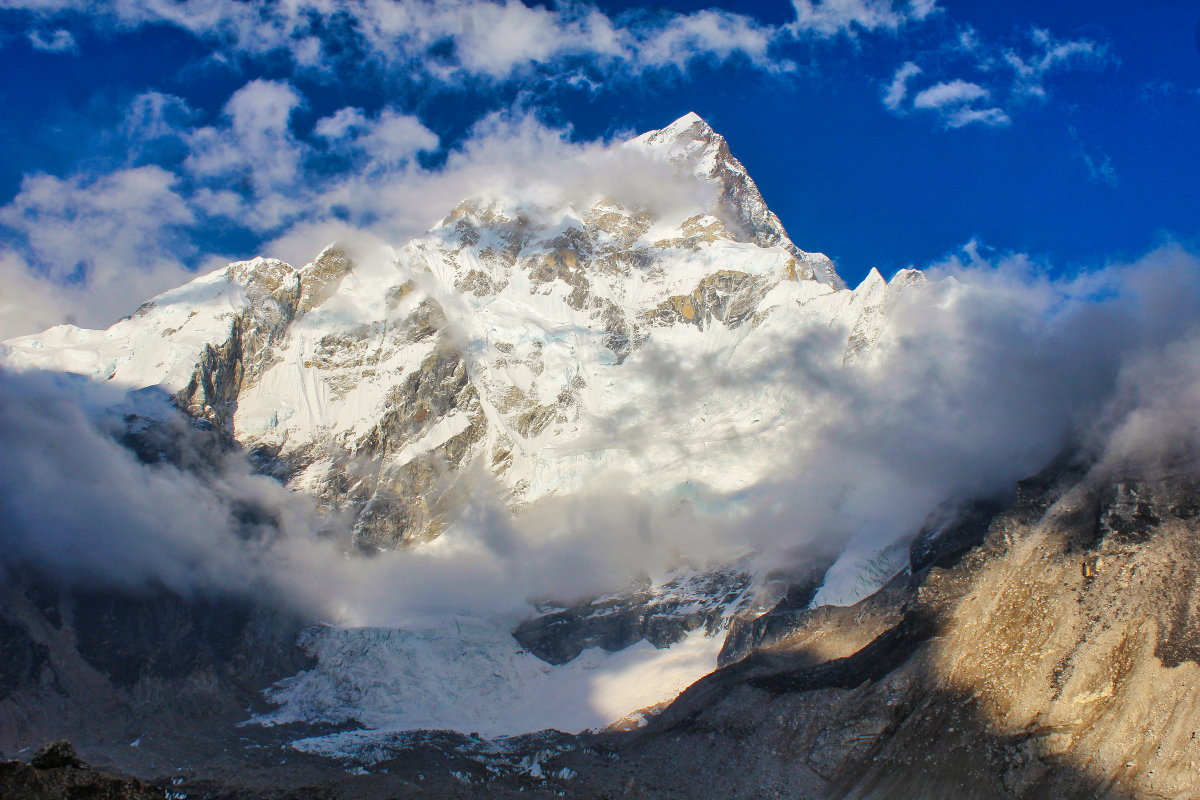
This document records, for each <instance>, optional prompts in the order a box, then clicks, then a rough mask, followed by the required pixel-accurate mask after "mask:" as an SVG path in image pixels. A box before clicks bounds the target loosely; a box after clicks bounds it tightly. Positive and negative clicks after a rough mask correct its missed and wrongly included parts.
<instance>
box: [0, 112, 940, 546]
mask: <svg viewBox="0 0 1200 800" xmlns="http://www.w3.org/2000/svg"><path fill="white" fill-rule="evenodd" d="M626 146H627V148H628V149H629V150H631V151H634V152H635V153H638V154H641V155H642V156H644V158H645V159H646V160H647V161H651V160H656V161H665V162H667V163H669V164H672V165H674V166H675V167H676V168H677V170H678V172H680V173H681V174H683V175H687V176H695V178H696V180H697V182H698V186H699V188H700V189H703V190H704V191H705V193H706V194H707V198H706V199H707V200H708V201H709V202H708V203H707V204H706V205H699V204H697V205H693V206H690V207H682V208H681V207H678V206H676V207H672V208H670V209H667V210H666V211H665V212H663V211H658V212H656V211H655V210H652V209H650V208H643V207H627V206H623V205H621V204H620V203H618V202H616V201H614V200H612V199H609V198H605V197H596V198H592V199H590V200H589V201H588V204H587V205H582V204H578V203H572V204H557V205H550V206H548V207H538V206H534V205H532V204H528V203H520V202H518V201H517V200H514V199H511V198H503V197H489V196H481V197H477V198H473V199H470V200H466V201H464V202H462V203H460V204H459V205H458V206H457V207H456V208H454V209H453V210H452V211H451V212H450V214H449V215H448V216H446V218H445V219H443V220H442V222H441V223H440V224H439V225H438V226H436V227H435V228H433V229H432V230H431V231H429V233H428V235H427V236H425V237H423V238H421V239H417V240H414V241H411V242H408V243H407V244H405V245H403V246H402V247H400V248H398V249H397V250H395V251H394V252H392V253H388V254H387V256H386V258H384V259H382V261H383V262H384V263H382V264H380V263H372V264H370V265H362V264H358V263H356V262H355V261H354V260H353V259H352V257H351V255H350V253H349V252H348V251H347V250H346V249H343V248H339V247H338V246H331V247H329V248H327V249H326V250H325V251H324V252H322V253H321V254H320V255H319V256H318V257H317V258H316V259H315V260H314V261H313V262H312V263H311V264H308V265H307V266H305V267H303V268H302V269H299V270H297V269H293V268H292V267H291V266H289V265H287V264H284V263H282V262H280V261H276V260H272V259H262V258H260V259H255V260H253V261H248V262H239V263H235V264H231V265H230V266H229V267H227V268H226V269H224V270H221V271H219V272H215V273H212V274H209V275H206V276H204V277H201V278H198V279H196V280H195V281H193V282H192V283H190V284H187V285H186V286H183V287H180V288H179V289H175V290H173V291H170V292H167V293H165V294H163V295H160V296H158V297H156V298H154V299H152V300H151V301H149V302H148V303H145V304H144V305H142V306H141V307H140V308H139V309H138V310H137V312H135V313H134V314H133V315H132V316H131V317H129V318H127V319H123V320H121V321H120V322H118V323H116V324H115V325H113V326H112V327H111V328H109V329H108V330H105V331H85V330H81V329H78V328H75V327H73V326H59V327H56V328H52V329H51V330H49V331H46V332H45V333H43V334H38V335H35V336H27V337H23V338H20V339H16V340H13V341H10V342H8V343H6V355H5V363H6V364H8V365H9V366H10V367H15V368H34V367H36V368H40V369H53V370H61V371H66V372H76V373H81V374H86V375H89V376H91V377H93V378H95V379H97V380H103V381H109V382H111V383H113V384H118V385H124V386H128V387H130V388H133V389H139V388H142V387H148V386H157V387H162V388H163V389H165V390H166V391H167V392H168V393H169V394H171V395H172V396H173V397H174V399H175V402H176V404H177V405H178V406H179V407H180V408H181V409H183V410H185V411H186V413H188V414H189V415H190V416H192V417H193V418H195V419H203V420H207V421H208V422H209V423H211V424H212V425H213V426H214V427H215V428H216V429H218V430H220V431H223V432H224V433H225V434H226V435H228V436H229V437H230V438H232V439H235V440H237V441H238V442H239V443H240V444H241V445H242V446H243V447H244V448H246V449H247V450H249V451H250V452H251V453H253V454H254V455H255V457H256V458H258V459H260V460H261V461H262V462H263V464H264V467H263V468H264V470H266V471H268V472H270V473H271V474H274V475H276V476H278V477H279V478H280V479H281V480H283V481H284V482H285V483H286V484H287V485H288V486H289V487H292V488H295V489H297V490H300V491H305V492H308V493H310V494H312V495H314V496H315V497H317V498H319V499H320V500H321V502H322V504H323V505H324V506H325V507H327V508H330V509H338V510H345V511H349V512H350V513H352V514H353V515H354V518H355V531H356V535H357V539H358V541H359V543H360V545H362V546H363V547H378V548H395V547H401V546H406V545H411V544H415V543H419V542H423V541H429V540H431V539H433V538H434V537H436V536H437V535H438V534H439V533H440V532H441V531H442V530H444V528H445V527H446V525H447V524H449V523H450V522H451V521H452V520H453V519H454V517H455V514H456V510H457V509H458V508H459V507H460V506H461V500H462V498H463V496H464V495H465V494H466V493H467V492H469V491H470V488H471V486H470V484H471V478H470V475H471V474H472V473H474V472H479V473H486V474H488V475H489V476H490V477H491V478H492V479H494V480H495V481H496V482H497V483H498V485H499V486H500V487H501V488H502V492H503V494H504V502H505V503H506V504H507V505H509V506H510V507H512V508H520V507H523V506H525V505H528V504H531V503H536V502H537V501H538V500H539V499H541V498H544V497H546V496H549V495H552V494H561V493H563V492H565V491H569V490H570V488H571V487H574V486H578V485H580V484H581V483H582V482H584V481H585V480H587V479H588V478H589V477H590V476H594V475H596V474H598V473H600V472H602V471H603V470H604V469H605V468H608V469H620V470H625V471H627V472H629V473H631V474H633V475H637V476H642V477H643V478H644V479H643V480H642V481H641V484H643V485H645V486H648V487H650V488H651V489H652V490H653V491H665V490H668V489H669V488H671V487H672V486H682V485H684V484H689V485H697V484H704V485H707V486H709V487H712V488H714V489H715V490H717V491H729V490H731V489H735V488H740V487H742V486H745V485H749V484H752V483H754V482H755V480H756V479H757V478H759V477H760V476H761V475H762V474H763V473H764V470H767V469H770V466H771V465H772V464H774V463H778V461H779V458H780V453H779V452H772V449H771V448H770V444H771V443H772V442H776V443H779V442H782V441H785V440H786V430H785V431H784V434H785V435H784V436H781V437H770V436H764V435H762V434H763V433H764V432H766V431H768V430H773V429H786V428H787V426H788V424H789V421H788V420H789V416H791V415H789V414H787V413H786V412H785V410H784V409H785V408H786V406H787V404H788V399H787V398H786V397H763V396H761V394H762V393H761V392H758V389H759V388H760V387H749V390H748V391H745V392H742V393H741V394H740V395H737V396H721V395H720V394H719V393H714V392H708V391H704V389H705V388H707V387H701V392H700V394H699V396H698V397H696V398H695V399H693V400H692V402H691V405H690V406H688V407H686V408H677V409H675V412H676V413H675V414H673V415H672V416H673V417H674V419H672V420H665V421H664V420H658V419H654V418H653V417H652V415H651V413H649V412H647V411H646V410H645V409H656V408H657V407H658V406H660V405H661V403H659V402H656V400H657V398H656V397H654V394H655V393H656V392H658V391H659V390H660V388H661V387H659V386H655V385H653V384H652V383H650V382H648V381H647V380H646V379H645V376H644V375H643V374H642V373H643V372H644V371H645V370H647V369H652V368H653V366H654V363H653V362H652V363H649V364H647V359H646V358H645V357H644V356H645V354H646V351H647V350H648V349H652V350H653V355H654V358H655V360H656V361H657V362H661V361H673V362H677V363H678V364H679V365H680V366H682V367H683V368H685V369H686V368H699V367H700V366H702V363H703V362H705V361H707V362H715V363H718V364H726V363H730V362H737V363H753V362H755V361H756V360H759V359H763V358H766V357H769V356H770V354H771V353H773V352H774V351H775V350H776V349H777V348H778V346H779V345H778V343H777V341H776V340H778V339H779V338H784V339H789V338H793V337H795V336H796V335H797V333H798V332H799V330H800V328H801V326H825V327H828V326H834V327H840V328H843V329H845V331H846V336H847V356H848V357H851V356H852V355H853V354H854V353H857V352H860V351H862V350H864V349H866V348H869V347H870V345H871V343H872V341H873V339H874V337H875V336H877V335H878V333H879V326H880V324H881V316H880V315H881V312H882V308H883V306H884V304H885V301H886V298H887V292H886V291H884V284H883V282H882V280H881V279H880V278H879V276H878V273H872V275H871V277H870V278H868V280H867V282H866V283H864V285H863V286H862V287H860V288H859V289H858V290H856V291H853V292H851V291H847V290H845V289H843V288H842V285H843V284H842V281H841V279H840V278H839V277H838V275H837V273H836V271H835V270H834V267H833V264H832V262H830V261H829V259H828V258H826V257H824V256H822V255H820V254H812V253H806V252H804V251H802V250H800V249H799V248H797V247H796V246H795V245H794V244H793V243H792V242H791V241H790V240H789V239H788V238H787V234H786V232H785V231H784V229H783V226H782V225H781V224H780V223H779V220H778V218H776V216H775V215H774V214H773V213H771V212H770V211H769V210H768V209H767V207H766V204H765V203H764V201H763V199H762V196H761V194H760V193H759V192H758V189H757V188H756V186H755V185H754V182H753V180H751V179H750V177H749V175H747V173H746V170H745V168H744V167H743V166H742V165H741V163H740V162H738V161H737V159H735V158H734V157H733V156H732V155H731V154H730V153H729V148H728V146H727V144H726V143H725V140H724V139H723V138H722V137H721V136H719V135H718V134H716V133H715V132H714V131H713V130H712V129H711V128H710V127H709V126H708V125H707V124H705V123H704V122H703V121H702V120H700V119H699V117H697V116H695V115H694V114H691V115H688V116H686V117H683V118H682V119H680V120H678V121H676V122H675V123H673V124H672V125H670V126H668V127H667V128H665V129H663V130H661V131H652V132H650V133H647V134H645V135H643V136H640V137H638V138H636V139H634V140H632V141H631V142H628V143H627V145H626ZM372 255H373V256H375V258H374V261H375V262H379V261H380V260H381V259H380V258H379V257H378V255H377V254H372ZM914 278H919V275H917V274H916V273H912V272H904V273H901V275H900V276H898V277H897V278H896V279H894V280H893V284H896V283H904V282H905V281H911V280H913V279H914ZM631 413H632V414H633V416H631ZM616 418H620V419H621V425H622V426H623V427H624V428H626V429H632V428H638V427H649V429H650V431H651V432H650V439H649V441H645V442H641V443H639V450H640V452H638V453H636V454H634V453H632V452H631V448H630V447H629V443H628V442H626V441H620V440H617V441H606V437H607V438H608V439H614V438H618V437H613V436H612V435H611V427H612V425H611V423H612V421H613V420H614V419H616ZM734 439H736V440H738V441H740V442H743V443H745V444H747V445H748V447H749V448H751V449H752V450H755V451H757V452H753V453H747V452H745V450H744V449H737V452H736V453H734V452H732V450H733V448H730V447H729V446H728V442H729V441H731V440H734ZM643 445H644V446H643ZM677 446H680V447H682V448H683V451H684V454H685V455H684V456H683V457H680V453H679V452H677V450H676V447H677ZM447 476H451V478H450V479H447Z"/></svg>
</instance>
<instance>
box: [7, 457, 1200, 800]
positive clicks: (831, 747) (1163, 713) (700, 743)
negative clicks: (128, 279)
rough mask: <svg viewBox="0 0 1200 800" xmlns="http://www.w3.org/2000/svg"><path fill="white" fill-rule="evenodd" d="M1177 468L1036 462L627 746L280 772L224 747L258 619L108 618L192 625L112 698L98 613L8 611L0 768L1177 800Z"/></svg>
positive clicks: (1189, 506) (1198, 540) (205, 785)
mask: <svg viewBox="0 0 1200 800" xmlns="http://www.w3.org/2000/svg"><path fill="white" fill-rule="evenodd" d="M1196 468H1197V462H1196V460H1195V459H1192V458H1180V459H1176V460H1173V461H1171V462H1170V463H1160V464H1157V465H1155V466H1153V467H1144V466H1136V467H1135V466H1128V465H1127V466H1112V465H1096V466H1092V467H1090V468H1089V467H1088V466H1087V465H1086V464H1083V463H1079V462H1075V461H1072V460H1070V459H1060V460H1059V461H1057V462H1056V463H1055V464H1053V465H1052V466H1051V467H1050V468H1048V469H1046V470H1045V471H1044V472H1043V473H1041V474H1039V475H1038V476H1036V477H1033V478H1030V479H1028V480H1026V481H1023V482H1021V483H1020V484H1019V485H1018V486H1017V487H1016V491H1015V495H1014V496H1013V497H1012V498H1006V499H1001V500H997V501H990V502H980V503H975V504H972V505H970V506H967V507H965V508H963V509H960V510H959V511H958V513H956V514H955V515H952V516H950V517H947V518H946V519H949V520H950V521H949V522H946V521H943V522H942V523H941V524H940V525H937V526H930V527H928V528H927V529H926V530H924V531H922V534H921V535H920V536H919V537H918V538H917V540H916V541H915V542H914V543H913V545H912V547H911V551H910V559H911V572H906V573H905V574H902V575H900V576H898V577H897V578H895V579H894V580H892V581H891V583H889V584H888V585H887V586H885V587H884V588H883V589H881V590H879V591H878V592H876V593H875V594H874V595H872V596H870V597H869V598H867V599H865V600H862V601H861V602H859V603H858V604H856V605H854V606H850V607H832V606H822V607H818V608H815V609H808V608H805V607H804V604H803V603H789V601H788V600H787V599H786V598H785V599H784V600H783V601H781V603H780V604H779V605H778V606H777V607H776V608H774V609H773V610H771V611H770V612H768V613H767V614H765V615H763V616H760V617H758V618H757V619H754V620H752V621H748V622H737V623H735V624H734V628H733V630H732V631H731V633H730V635H729V637H728V638H727V640H726V644H725V649H724V651H723V652H722V662H723V663H724V666H723V667H721V668H720V669H718V670H717V671H716V672H714V673H712V674H710V675H709V676H707V677H705V678H703V679H702V680H700V681H698V682H697V683H696V684H695V685H693V686H691V687H690V688H689V689H688V690H687V691H685V692H684V693H683V694H682V695H681V696H680V697H679V698H678V699H676V700H675V701H674V702H673V703H671V704H669V705H668V706H667V707H666V708H665V709H663V710H662V711H661V713H659V714H657V715H656V716H653V717H651V718H650V721H649V722H648V724H644V725H643V726H642V727H640V728H635V729H633V730H626V731H620V730H610V731H607V732H604V733H598V734H589V735H583V736H567V735H560V734H555V733H553V732H547V733H544V734H535V735H529V736H525V737H515V738H510V739H504V740H496V741H487V740H484V739H479V738H477V737H471V736H466V735H462V734H454V733H436V732H426V733H410V734H404V735H397V736H396V737H394V738H393V740H391V741H390V742H388V743H386V744H385V745H380V746H377V747H376V748H375V750H374V751H373V752H371V753H363V754H362V757H360V758H357V759H339V760H333V759H325V758H321V757H318V756H314V755H309V754H304V753H300V752H297V751H296V750H294V749H291V748H289V747H288V746H287V740H288V738H289V735H290V734H294V732H284V731H280V730H278V729H270V728H262V727H258V726H253V725H251V726H244V727H231V726H230V723H232V722H235V721H236V720H237V719H238V718H239V717H240V718H242V719H244V718H246V717H247V716H248V715H247V714H246V713H245V712H244V711H243V710H241V709H239V708H238V705H239V704H240V703H241V702H244V701H246V700H247V699H249V700H251V701H252V700H253V699H254V698H253V695H254V692H253V691H252V690H253V689H254V688H255V686H256V685H258V686H261V685H265V683H266V682H267V681H269V679H270V678H271V677H272V676H273V674H274V673H273V672H272V670H273V669H275V670H277V669H279V668H281V667H282V666H284V665H279V664H275V665H268V664H265V663H261V662H256V661H255V658H254V656H253V655H252V653H253V652H255V651H258V652H262V650H261V649H260V648H256V647H254V645H253V643H254V642H255V637H256V635H259V634H258V633H257V632H258V631H260V630H265V629H268V628H269V629H273V630H279V629H280V628H279V627H278V626H264V627H260V625H261V619H260V616H261V612H247V611H243V612H240V613H239V612H236V611H234V610H231V609H225V610H218V609H216V608H215V607H213V608H208V609H207V610H206V611H205V612H203V613H200V612H197V610H196V608H197V607H196V606H192V607H191V608H190V609H188V608H187V607H186V606H185V605H183V604H181V605H179V606H178V607H177V608H176V609H173V610H172V609H169V604H167V605H164V604H163V603H161V602H155V603H152V604H149V603H148V604H147V605H145V606H143V607H142V609H141V611H139V612H138V613H132V614H126V615H125V617H124V618H125V619H127V620H137V621H136V623H135V624H136V625H137V626H139V629H140V630H142V631H144V630H145V626H147V625H152V624H154V622H153V621H154V620H155V619H156V618H160V617H161V616H162V615H169V614H172V613H175V614H184V615H187V614H190V615H191V616H190V617H189V618H188V619H189V621H188V622H186V623H184V624H183V625H181V626H180V628H179V629H180V630H182V631H184V632H185V633H184V634H183V635H182V636H181V638H180V640H179V641H178V642H177V643H176V647H175V648H173V652H174V653H176V654H183V655H179V656H178V658H176V659H175V660H172V659H171V658H168V657H167V649H164V651H163V653H162V657H161V658H159V657H155V656H154V655H153V654H145V653H141V654H139V655H140V656H141V658H139V659H138V660H137V663H139V664H141V665H142V666H141V667H140V668H139V669H140V670H141V671H140V672H138V673H137V674H133V673H129V672H123V671H122V664H123V663H134V662H133V661H127V662H122V661H121V658H122V656H124V657H126V658H130V657H131V656H132V655H133V654H134V652H135V651H136V650H137V648H138V647H141V646H142V645H141V644H140V643H139V639H138V638H137V637H136V635H135V634H134V632H133V631H132V630H130V631H129V632H128V634H127V635H126V636H125V637H123V638H122V637H113V638H112V639H110V640H108V641H109V642H111V643H112V644H111V646H110V648H109V649H105V648H103V647H102V648H100V649H95V646H94V643H93V644H89V639H88V637H87V636H86V634H85V635H81V634H83V632H84V631H85V630H86V628H80V627H78V626H79V621H80V620H81V619H82V618H83V616H82V615H86V614H93V615H95V614H100V616H101V618H109V619H113V620H114V621H115V620H116V619H117V617H119V616H120V615H119V614H114V613H113V612H114V607H113V606H111V605H109V606H107V607H105V606H104V604H103V603H101V602H97V601H96V600H95V599H91V600H88V601H87V602H81V600H83V598H81V597H80V596H77V595H76V596H67V595H63V596H51V595H47V594H44V593H37V592H31V591H26V593H25V594H21V595H19V594H10V595H9V596H8V597H7V598H6V603H5V612H4V616H5V621H4V624H5V626H6V628H5V637H4V642H5V651H6V652H5V657H4V659H3V664H4V672H3V675H2V678H3V685H2V688H3V691H4V693H5V699H4V701H3V704H2V705H0V713H2V715H3V716H0V732H2V735H3V746H4V748H5V750H6V751H7V752H10V753H11V752H13V751H17V750H21V748H29V747H30V743H31V742H38V743H40V742H41V741H42V740H45V739H49V738H53V737H57V736H58V735H61V734H66V735H70V736H71V737H73V738H74V739H75V742H76V745H77V746H78V748H79V751H80V754H81V756H82V757H83V758H85V759H86V760H88V761H89V762H91V763H93V764H96V765H99V766H100V767H101V768H103V769H106V770H112V771H118V772H124V773H128V774H133V775H137V776H139V777H141V778H143V779H145V780H147V781H149V782H150V783H153V784H156V785H157V786H159V787H162V788H163V789H164V790H165V791H172V792H176V793H177V794H174V795H171V796H173V797H178V796H179V795H181V794H182V795H186V796H188V797H247V798H250V797H254V798H258V797H284V796H289V797H290V796H297V797H331V798H332V797H339V798H340V797H345V798H359V797H361V798H374V797H380V798H383V797H506V796H514V797H515V796H517V795H518V794H519V795H521V796H526V795H527V794H530V793H532V794H535V795H536V794H544V795H546V796H567V797H579V798H615V797H654V798H693V797H694V798H718V797H719V798H725V797H728V798H734V797H745V798H761V797H789V798H897V799H899V798H913V799H914V800H915V799H916V798H921V799H922V800H931V799H933V798H946V800H949V799H950V798H964V799H965V798H992V797H995V798H1028V799H1032V798H1073V797H1079V798H1084V797H1087V798H1093V797H1102V798H1129V799H1130V800H1133V799H1134V798H1190V797H1200V785H1198V783H1197V780H1196V778H1197V774H1198V772H1197V767H1196V763H1197V761H1198V760H1200V743H1198V742H1197V740H1196V735H1197V728H1200V708H1197V702H1198V699H1200V697H1198V696H1200V689H1198V688H1197V687H1198V686H1200V682H1198V680H1197V677H1198V675H1197V672H1198V666H1197V655H1198V654H1200V627H1198V625H1197V613H1198V610H1197V606H1198V603H1200V594H1198V592H1197V574H1196V567H1195V564H1196V563H1197V561H1196V557H1197V550H1198V548H1200V522H1198V518H1200V491H1198V488H1200V486H1198V481H1197V478H1196ZM796 592H799V593H800V594H803V592H804V587H803V586H798V587H796ZM793 596H795V592H794V593H793ZM97 608H99V609H105V608H107V609H108V610H107V611H105V610H100V611H97ZM106 613H107V614H109V615H110V616H108V617H105V614H106ZM94 622H95V621H94V620H91V621H89V625H90V624H94ZM52 631H53V633H51V632H52ZM44 642H50V644H49V645H47V644H44ZM168 649H171V648H168ZM276 651H278V648H276ZM282 651H283V652H284V653H287V652H288V650H287V648H283V649H282ZM296 657H297V658H302V654H297V656H296ZM290 666H291V668H295V666H296V665H295V664H292V665H290ZM255 679H257V681H258V683H257V684H256V683H255ZM68 687H69V688H68ZM350 727H353V726H350ZM32 752H33V750H32V749H26V750H25V751H24V754H25V755H26V756H28V754H29V753H32Z"/></svg>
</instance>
